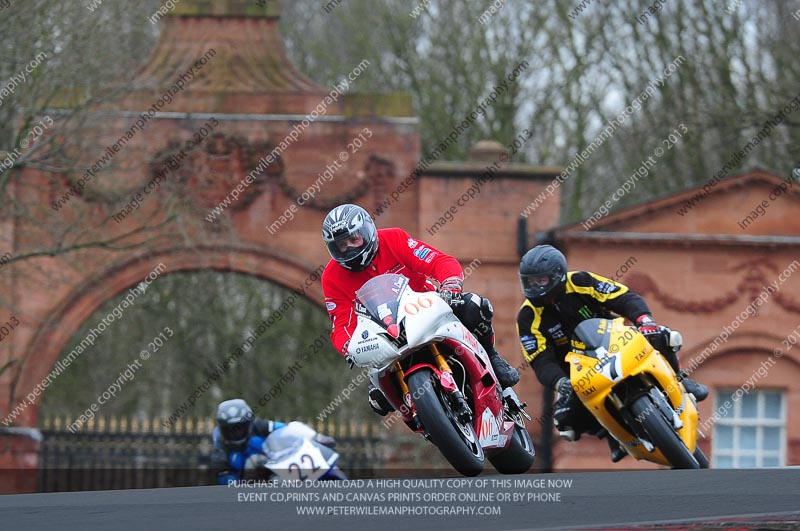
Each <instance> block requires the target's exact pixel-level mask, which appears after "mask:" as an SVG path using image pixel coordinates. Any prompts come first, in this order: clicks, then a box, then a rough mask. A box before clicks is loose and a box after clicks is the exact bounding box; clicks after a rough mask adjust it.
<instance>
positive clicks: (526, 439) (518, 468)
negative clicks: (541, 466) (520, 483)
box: [489, 425, 536, 474]
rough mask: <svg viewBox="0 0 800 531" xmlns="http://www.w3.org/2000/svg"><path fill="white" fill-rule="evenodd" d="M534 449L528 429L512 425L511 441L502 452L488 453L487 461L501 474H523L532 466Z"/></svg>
mask: <svg viewBox="0 0 800 531" xmlns="http://www.w3.org/2000/svg"><path fill="white" fill-rule="evenodd" d="M535 455H536V450H535V449H534V448H533V440H531V435H530V434H529V433H528V430H526V429H525V428H521V427H519V426H517V425H514V432H513V433H512V434H511V443H510V444H509V445H508V448H506V449H505V450H503V451H502V452H500V453H498V454H495V455H490V456H489V462H491V463H492V465H493V466H494V467H495V468H496V469H497V471H498V472H500V473H501V474H524V473H525V472H527V471H528V470H530V468H531V467H532V466H533V461H534V456H535Z"/></svg>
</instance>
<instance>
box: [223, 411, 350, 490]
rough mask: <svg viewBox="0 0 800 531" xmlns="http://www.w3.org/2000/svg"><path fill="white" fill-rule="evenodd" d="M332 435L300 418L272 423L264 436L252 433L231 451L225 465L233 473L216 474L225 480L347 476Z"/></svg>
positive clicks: (323, 479)
mask: <svg viewBox="0 0 800 531" xmlns="http://www.w3.org/2000/svg"><path fill="white" fill-rule="evenodd" d="M335 447H336V442H335V441H334V440H333V438H332V437H328V436H327V435H323V434H321V433H318V432H317V431H316V430H314V428H312V427H311V426H309V425H308V424H305V423H303V422H298V421H293V422H289V423H288V424H283V423H280V422H276V423H275V428H274V430H273V431H272V433H270V434H269V435H268V436H267V437H260V436H252V437H250V440H249V441H248V444H247V447H246V448H245V449H244V450H243V451H235V452H231V453H230V454H229V455H228V457H227V460H228V465H229V466H230V468H231V470H233V471H235V473H234V474H231V475H229V476H222V477H219V478H217V481H218V483H220V484H225V483H228V482H229V481H233V480H235V479H237V476H238V478H241V479H258V480H266V481H268V480H274V479H282V480H291V481H325V480H337V479H347V477H346V476H345V475H344V473H343V472H342V471H341V470H340V469H339V467H338V466H337V463H338V461H339V453H338V452H336V450H335Z"/></svg>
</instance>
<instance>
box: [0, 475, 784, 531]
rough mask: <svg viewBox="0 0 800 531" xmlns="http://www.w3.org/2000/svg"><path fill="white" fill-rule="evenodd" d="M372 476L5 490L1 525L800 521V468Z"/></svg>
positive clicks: (736, 524)
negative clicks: (338, 480) (345, 481)
mask: <svg viewBox="0 0 800 531" xmlns="http://www.w3.org/2000/svg"><path fill="white" fill-rule="evenodd" d="M570 480H571V481H570ZM372 481H373V483H372V484H371V486H370V484H368V483H366V480H361V481H360V482H351V484H349V485H342V484H340V485H337V486H333V485H331V484H327V485H326V486H325V487H324V488H320V485H319V484H316V485H308V484H306V485H295V486H291V485H284V486H280V485H269V486H265V485H263V484H262V485H251V486H248V485H241V486H238V487H233V488H231V487H192V488H174V489H149V490H125V491H123V490H117V491H96V492H70V493H53V494H20V495H9V496H0V529H3V530H18V529H20V530H29V529H48V530H50V529H64V530H67V529H80V530H104V531H105V530H129V529H130V530H133V529H135V530H142V529H144V530H148V531H152V530H160V529H170V530H178V529H180V530H183V529H190V530H193V529H198V530H205V529H226V530H232V529H242V530H244V529H291V528H299V529H314V528H318V529H325V530H348V531H352V530H353V529H370V530H372V529H379V530H380V531H389V530H394V529H404V530H411V531H423V530H437V531H444V530H451V529H456V530H482V531H484V530H487V529H491V530H516V529H520V530H522V529H631V528H638V529H653V528H656V529H670V530H678V529H681V530H682V529H692V530H698V529H729V528H730V529H733V528H735V529H759V530H772V529H775V530H784V529H785V530H788V529H800V470H798V469H759V470H700V471H684V470H680V471H669V470H659V471H640V472H631V471H628V472H582V473H559V474H538V475H525V476H494V475H493V476H478V477H477V478H455V477H452V478H442V479H438V480H430V479H426V480H422V479H408V480H404V479H392V480H372ZM378 481H384V483H380V484H379V483H378ZM509 481H510V482H511V483H510V484H509V483H508V482H509ZM517 481H519V482H520V483H516V482H517ZM440 482H441V483H440ZM459 482H460V483H459ZM514 499H516V501H514ZM401 500H403V501H401ZM509 500H510V501H509ZM521 500H522V501H521ZM301 511H305V512H309V511H316V512H318V513H319V512H321V513H323V514H317V515H308V514H305V515H303V514H299V513H300V512H301ZM401 511H405V513H406V514H402V513H401ZM478 511H483V512H489V513H493V514H492V515H491V516H488V515H480V516H479V515H477V514H474V513H477V512H478ZM469 512H472V513H473V514H471V515H470V514H466V513H469ZM370 513H371V514H370ZM459 513H460V514H459ZM498 513H499V514H498Z"/></svg>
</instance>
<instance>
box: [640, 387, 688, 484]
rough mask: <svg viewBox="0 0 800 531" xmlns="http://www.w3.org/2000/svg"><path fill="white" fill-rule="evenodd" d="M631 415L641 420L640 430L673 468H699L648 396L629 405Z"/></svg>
mask: <svg viewBox="0 0 800 531" xmlns="http://www.w3.org/2000/svg"><path fill="white" fill-rule="evenodd" d="M631 413H633V416H634V417H635V418H637V419H642V420H641V425H642V428H644V431H645V433H646V434H647V435H648V436H649V437H650V442H652V443H653V444H654V445H655V447H656V448H658V449H659V450H661V453H662V454H663V455H664V457H665V458H666V459H667V461H669V464H671V465H672V467H673V468H688V469H697V468H700V465H699V464H698V462H697V460H696V459H695V458H694V456H693V455H692V452H690V451H689V449H688V448H687V447H686V445H685V444H684V443H683V441H682V440H681V438H680V437H678V434H677V433H676V432H675V430H674V429H673V428H672V426H671V425H670V424H668V423H667V420H666V419H665V418H664V417H663V415H661V411H660V410H659V409H658V406H656V405H655V404H654V403H653V401H652V399H651V397H650V396H649V395H645V396H642V397H639V398H637V399H636V401H635V402H634V403H633V404H632V405H631Z"/></svg>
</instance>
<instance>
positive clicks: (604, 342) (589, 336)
mask: <svg viewBox="0 0 800 531" xmlns="http://www.w3.org/2000/svg"><path fill="white" fill-rule="evenodd" d="M613 324H614V321H612V320H610V319H587V320H585V321H583V322H582V323H580V324H579V325H578V326H576V327H575V339H577V341H578V344H575V345H573V346H574V347H576V348H578V349H580V350H583V351H585V354H586V355H587V356H591V357H595V358H596V357H597V354H596V352H595V351H597V350H598V349H602V350H601V351H605V352H606V353H607V352H608V350H609V345H610V342H611V330H612V325H613Z"/></svg>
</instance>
